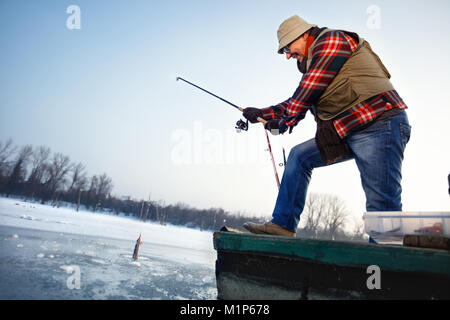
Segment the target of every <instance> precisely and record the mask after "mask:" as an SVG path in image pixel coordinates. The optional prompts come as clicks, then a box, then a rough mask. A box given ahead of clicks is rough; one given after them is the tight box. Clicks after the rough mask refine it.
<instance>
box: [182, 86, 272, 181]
mask: <svg viewBox="0 0 450 320" xmlns="http://www.w3.org/2000/svg"><path fill="white" fill-rule="evenodd" d="M178 80H181V81H184V82H186V83H187V84H190V85H191V86H194V87H196V88H197V89H200V90H202V91H204V92H206V93H208V94H210V95H212V96H213V97H215V98H217V99H219V100H221V101H223V102H225V103H227V104H229V105H231V106H232V107H234V108H236V109H238V110H239V111H241V112H242V111H244V108H242V107H239V106H237V105H235V104H234V103H231V102H230V101H228V100H225V99H224V98H222V97H219V96H218V95H216V94H214V93H212V92H209V91H208V90H205V89H203V88H202V87H199V86H198V85H196V84H194V83H192V82H190V81H187V80H185V79H183V78H181V77H177V81H178ZM257 120H258V121H259V122H261V123H262V124H263V125H265V124H266V123H267V121H266V120H264V119H263V118H260V117H258V118H257ZM235 128H236V130H237V131H238V132H240V131H241V130H244V131H247V130H248V120H247V122H244V121H243V120H242V119H239V120H238V121H237V122H236V127H235ZM264 132H265V133H266V138H267V144H268V146H269V152H270V156H271V158H272V165H273V171H274V173H275V180H276V182H277V186H278V189H280V178H279V177H278V172H277V167H276V166H275V159H274V157H273V153H272V147H271V145H270V139H269V135H268V134H267V130H264Z"/></svg>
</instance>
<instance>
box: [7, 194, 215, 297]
mask: <svg viewBox="0 0 450 320" xmlns="http://www.w3.org/2000/svg"><path fill="white" fill-rule="evenodd" d="M139 234H141V235H142V241H143V242H144V243H143V244H142V245H141V248H140V252H139V259H138V260H137V261H134V260H133V259H132V253H133V249H134V245H135V243H136V239H137V238H138V236H139ZM215 258H216V253H215V251H214V248H213V241H212V232H207V231H200V230H195V229H189V228H184V227H179V226H171V225H166V226H161V225H159V224H156V223H149V222H147V223H143V222H139V221H137V220H136V219H133V218H126V217H120V216H114V215H108V214H102V213H92V212H87V211H79V212H77V211H75V210H74V209H73V208H55V207H51V206H47V205H41V204H37V203H30V202H24V201H21V200H17V199H9V198H0V283H2V286H1V288H0V299H163V300H166V299H216V296H217V289H216V284H215V274H214V264H215ZM77 281H79V283H78V282H77ZM77 283H78V284H79V285H75V284H77ZM78 288H79V289H78Z"/></svg>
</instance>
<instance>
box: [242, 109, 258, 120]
mask: <svg viewBox="0 0 450 320" xmlns="http://www.w3.org/2000/svg"><path fill="white" fill-rule="evenodd" d="M242 114H243V115H244V117H245V118H246V119H248V121H250V122H251V123H257V122H258V120H257V119H258V117H260V118H262V117H263V114H262V111H261V109H258V108H245V109H244V111H242Z"/></svg>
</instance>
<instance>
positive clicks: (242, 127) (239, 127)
mask: <svg viewBox="0 0 450 320" xmlns="http://www.w3.org/2000/svg"><path fill="white" fill-rule="evenodd" d="M235 129H236V132H238V133H239V132H241V131H248V120H247V122H244V120H242V119H239V120H238V121H237V122H236V127H235Z"/></svg>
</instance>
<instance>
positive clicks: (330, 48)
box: [262, 31, 407, 138]
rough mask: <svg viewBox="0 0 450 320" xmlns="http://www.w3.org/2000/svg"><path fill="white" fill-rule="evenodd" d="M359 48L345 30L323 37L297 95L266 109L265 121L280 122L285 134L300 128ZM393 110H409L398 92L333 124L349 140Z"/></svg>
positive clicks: (365, 103)
mask: <svg viewBox="0 0 450 320" xmlns="http://www.w3.org/2000/svg"><path fill="white" fill-rule="evenodd" d="M357 47H358V43H357V42H356V41H355V40H354V39H353V38H352V37H350V36H349V35H347V34H346V33H344V32H342V31H330V32H326V33H325V34H323V35H322V36H321V37H320V38H319V39H318V40H317V42H316V44H315V46H314V47H313V49H312V61H311V66H310V68H309V70H308V72H306V73H305V74H304V75H303V78H302V80H301V81H300V84H299V86H298V88H297V89H296V90H295V92H294V95H293V96H292V97H291V98H289V99H288V100H286V101H284V102H282V103H280V104H277V105H275V106H271V107H269V108H265V109H262V112H263V117H264V119H266V120H270V119H279V120H280V132H281V133H284V132H285V131H286V130H287V129H288V128H289V127H294V126H296V125H297V123H298V122H299V121H300V120H302V119H303V118H304V117H305V115H306V112H307V111H308V110H312V108H313V106H314V104H315V103H316V102H317V101H318V100H319V98H320V97H321V96H322V94H323V93H324V92H325V90H326V89H327V87H328V85H329V84H330V83H331V81H333V79H334V77H335V76H336V75H337V74H338V72H339V71H340V70H341V68H342V66H343V65H344V63H345V62H346V61H347V60H348V58H349V57H350V56H351V54H352V53H353V52H354V51H355V50H356V48H357ZM393 108H400V109H407V107H406V105H405V103H404V102H403V100H402V98H400V96H399V95H398V93H397V91H395V90H392V91H388V92H384V93H382V94H380V95H377V96H374V97H372V98H370V99H367V100H365V101H363V102H361V103H359V104H357V105H356V106H354V107H353V108H351V109H349V110H347V111H345V112H344V113H342V114H341V115H339V116H338V117H337V118H336V119H334V120H333V124H334V127H335V129H336V131H337V133H338V134H339V136H340V137H341V138H345V137H346V136H347V135H348V134H349V133H350V132H352V131H354V130H357V129H358V128H360V127H362V126H363V125H365V124H367V123H369V122H371V121H373V120H375V119H376V118H377V117H378V116H379V115H381V114H382V113H383V112H384V111H387V110H390V109H393Z"/></svg>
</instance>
